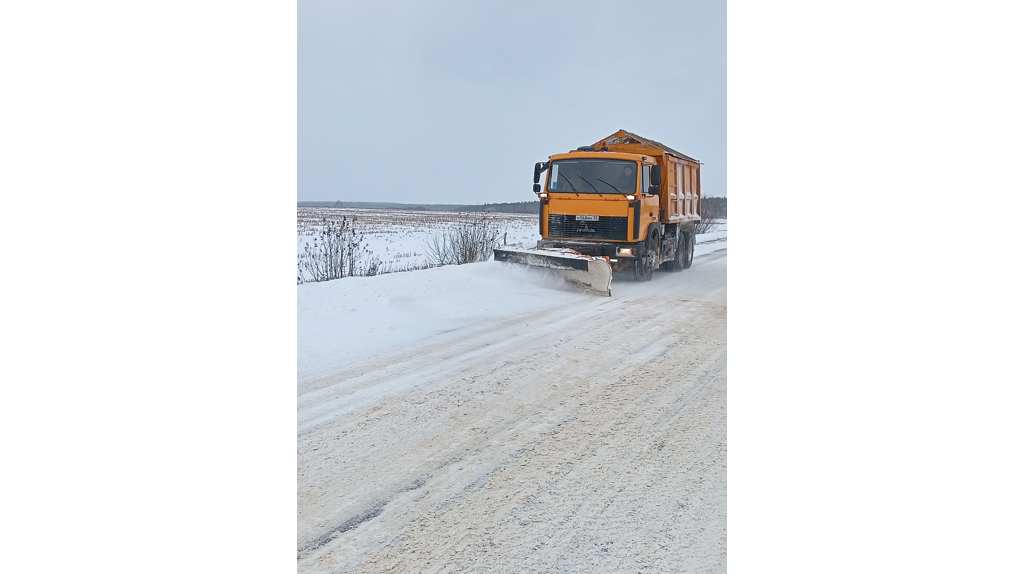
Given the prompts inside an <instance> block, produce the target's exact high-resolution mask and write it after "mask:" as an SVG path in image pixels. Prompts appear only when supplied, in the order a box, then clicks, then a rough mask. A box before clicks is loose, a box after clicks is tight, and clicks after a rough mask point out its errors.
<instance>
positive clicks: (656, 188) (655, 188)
mask: <svg viewBox="0 0 1024 574" xmlns="http://www.w3.org/2000/svg"><path fill="white" fill-rule="evenodd" d="M647 193H649V194H651V195H658V194H659V193H661V187H659V186H657V185H652V186H651V187H648V188H647Z"/></svg>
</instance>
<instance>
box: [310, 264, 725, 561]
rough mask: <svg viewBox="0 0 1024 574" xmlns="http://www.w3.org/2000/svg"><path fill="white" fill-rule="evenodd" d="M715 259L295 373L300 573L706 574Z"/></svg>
mask: <svg viewBox="0 0 1024 574" xmlns="http://www.w3.org/2000/svg"><path fill="white" fill-rule="evenodd" d="M726 261H727V259H726V251H725V250H720V251H717V252H714V253H710V254H706V255H702V256H699V257H697V258H696V259H695V261H694V264H693V267H692V268H691V269H689V270H686V271H683V272H680V273H667V272H659V273H656V274H655V276H654V279H653V280H652V281H651V282H648V283H636V282H632V281H625V280H619V279H618V278H617V279H616V281H615V282H614V283H613V292H614V296H613V297H610V298H606V297H595V296H592V295H586V294H582V293H572V292H566V291H552V292H551V297H550V299H545V300H544V301H543V302H540V303H537V302H531V305H532V307H531V306H529V305H526V303H516V301H515V300H512V299H509V301H510V304H509V305H510V306H509V309H511V310H509V311H508V312H507V313H504V314H501V313H494V314H492V315H491V316H490V319H489V323H487V324H481V323H479V322H473V321H472V320H471V317H470V318H468V319H466V321H464V322H462V323H458V322H455V323H452V325H451V326H450V327H451V328H445V329H441V332H440V333H439V334H437V335H431V336H429V337H426V338H419V339H417V338H416V337H414V336H410V338H409V341H408V342H407V343H404V344H403V345H402V346H401V347H399V348H397V349H395V350H394V351H393V352H376V353H367V354H365V355H363V357H364V358H362V359H359V358H355V359H352V360H351V361H350V362H349V364H347V365H346V366H343V367H340V368H338V367H336V366H335V367H332V371H333V372H332V373H331V374H329V375H327V376H322V375H318V376H313V374H312V371H311V372H310V374H309V375H308V376H305V377H303V376H302V375H301V373H300V380H299V387H298V405H299V412H298V429H299V434H298V504H299V515H298V541H297V542H298V566H299V571H300V572H445V571H451V572H463V571H472V572H501V571H508V572H523V571H551V572H636V571H638V570H644V569H646V571H651V572H680V571H687V572H724V571H725V551H726V537H725V532H726V530H725V529H726V466H725V465H726ZM484 265H501V264H494V263H491V264H477V265H476V266H464V267H467V268H468V267H475V268H476V271H474V273H480V272H481V271H480V269H484V270H487V269H488V268H486V267H482V266H484ZM431 271H432V272H437V271H441V270H430V271H428V272H427V273H429V272H431ZM450 272H453V273H454V272H455V271H450ZM463 272H464V271H463ZM417 273H422V272H417ZM402 275H407V276H411V275H413V274H402ZM367 279H379V278H367ZM401 280H408V278H403V279H401ZM344 281H348V280H347V279H346V280H344ZM349 285H350V288H357V287H356V284H355V283H353V284H349ZM523 288H524V289H526V290H527V292H529V293H533V291H530V289H534V290H540V289H544V287H543V286H538V285H532V286H529V285H527V286H524V287H523ZM301 305H302V300H301V298H300V308H301ZM401 310H402V312H405V313H409V314H415V313H416V312H417V311H418V307H417V306H415V305H410V306H408V307H405V308H401ZM384 320H387V317H385V318H384ZM301 321H302V319H301V314H300V336H301V331H302V329H301V326H302V323H301ZM410 321H411V322H413V323H415V318H414V317H410ZM416 332H423V333H426V331H423V330H422V329H421V330H420V331H416ZM300 342H301V341H300Z"/></svg>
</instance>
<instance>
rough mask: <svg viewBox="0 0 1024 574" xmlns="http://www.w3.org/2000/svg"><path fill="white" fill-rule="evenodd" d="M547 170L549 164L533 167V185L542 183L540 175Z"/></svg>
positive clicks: (539, 164) (539, 163)
mask: <svg viewBox="0 0 1024 574" xmlns="http://www.w3.org/2000/svg"><path fill="white" fill-rule="evenodd" d="M547 168H548V164H547V162H544V163H541V162H537V164H536V165H534V166H533V183H540V173H541V172H542V171H544V170H546V169H547Z"/></svg>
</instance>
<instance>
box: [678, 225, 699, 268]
mask: <svg viewBox="0 0 1024 574" xmlns="http://www.w3.org/2000/svg"><path fill="white" fill-rule="evenodd" d="M683 242H684V243H685V245H681V246H680V247H682V249H680V251H682V252H683V260H682V261H681V262H680V265H682V268H683V269H689V268H690V265H693V248H694V246H696V244H697V236H695V235H694V234H692V233H684V234H683Z"/></svg>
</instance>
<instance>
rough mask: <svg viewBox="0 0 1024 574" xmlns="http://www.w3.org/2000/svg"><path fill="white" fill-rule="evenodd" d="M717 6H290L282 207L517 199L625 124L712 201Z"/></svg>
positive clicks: (383, 2)
mask: <svg viewBox="0 0 1024 574" xmlns="http://www.w3.org/2000/svg"><path fill="white" fill-rule="evenodd" d="M725 10H726V5H725V2H724V1H684V0H675V1H660V0H659V1H650V2H625V1H619V2H607V1H593V0H591V1H585V2H584V1H564V2H557V1H552V0H547V1H541V2H534V1H532V0H516V1H515V2H501V3H497V2H484V1H461V0H431V1H429V2H423V1H419V2H417V1H412V0H376V1H374V2H365V1H359V2H354V1H337V0H335V1H322V0H299V2H298V199H299V200H300V201H308V200H345V201H397V202H403V203H493V202H506V201H529V200H533V199H535V196H534V195H533V193H532V192H531V185H532V183H533V181H532V177H533V164H534V163H535V162H537V161H544V160H546V159H547V157H548V156H549V155H552V154H555V153H563V152H566V151H569V150H570V149H575V148H576V147H578V146H581V145H589V144H592V143H594V142H596V141H597V140H600V139H602V138H604V137H605V136H608V135H610V134H612V133H614V132H615V131H616V130H619V129H625V130H627V131H631V132H633V133H636V134H639V135H641V136H644V137H646V138H650V139H654V140H657V141H660V142H662V143H664V144H666V145H668V146H670V147H672V148H675V149H676V150H678V151H680V152H682V153H684V154H687V155H689V156H690V157H693V158H696V159H698V160H700V161H701V162H703V163H704V165H703V166H702V167H701V187H702V191H703V194H704V195H705V196H711V195H716V196H721V195H726V179H725V177H726V176H725V174H726V157H725V152H726V139H725V135H726V123H725V122H726V22H725Z"/></svg>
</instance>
